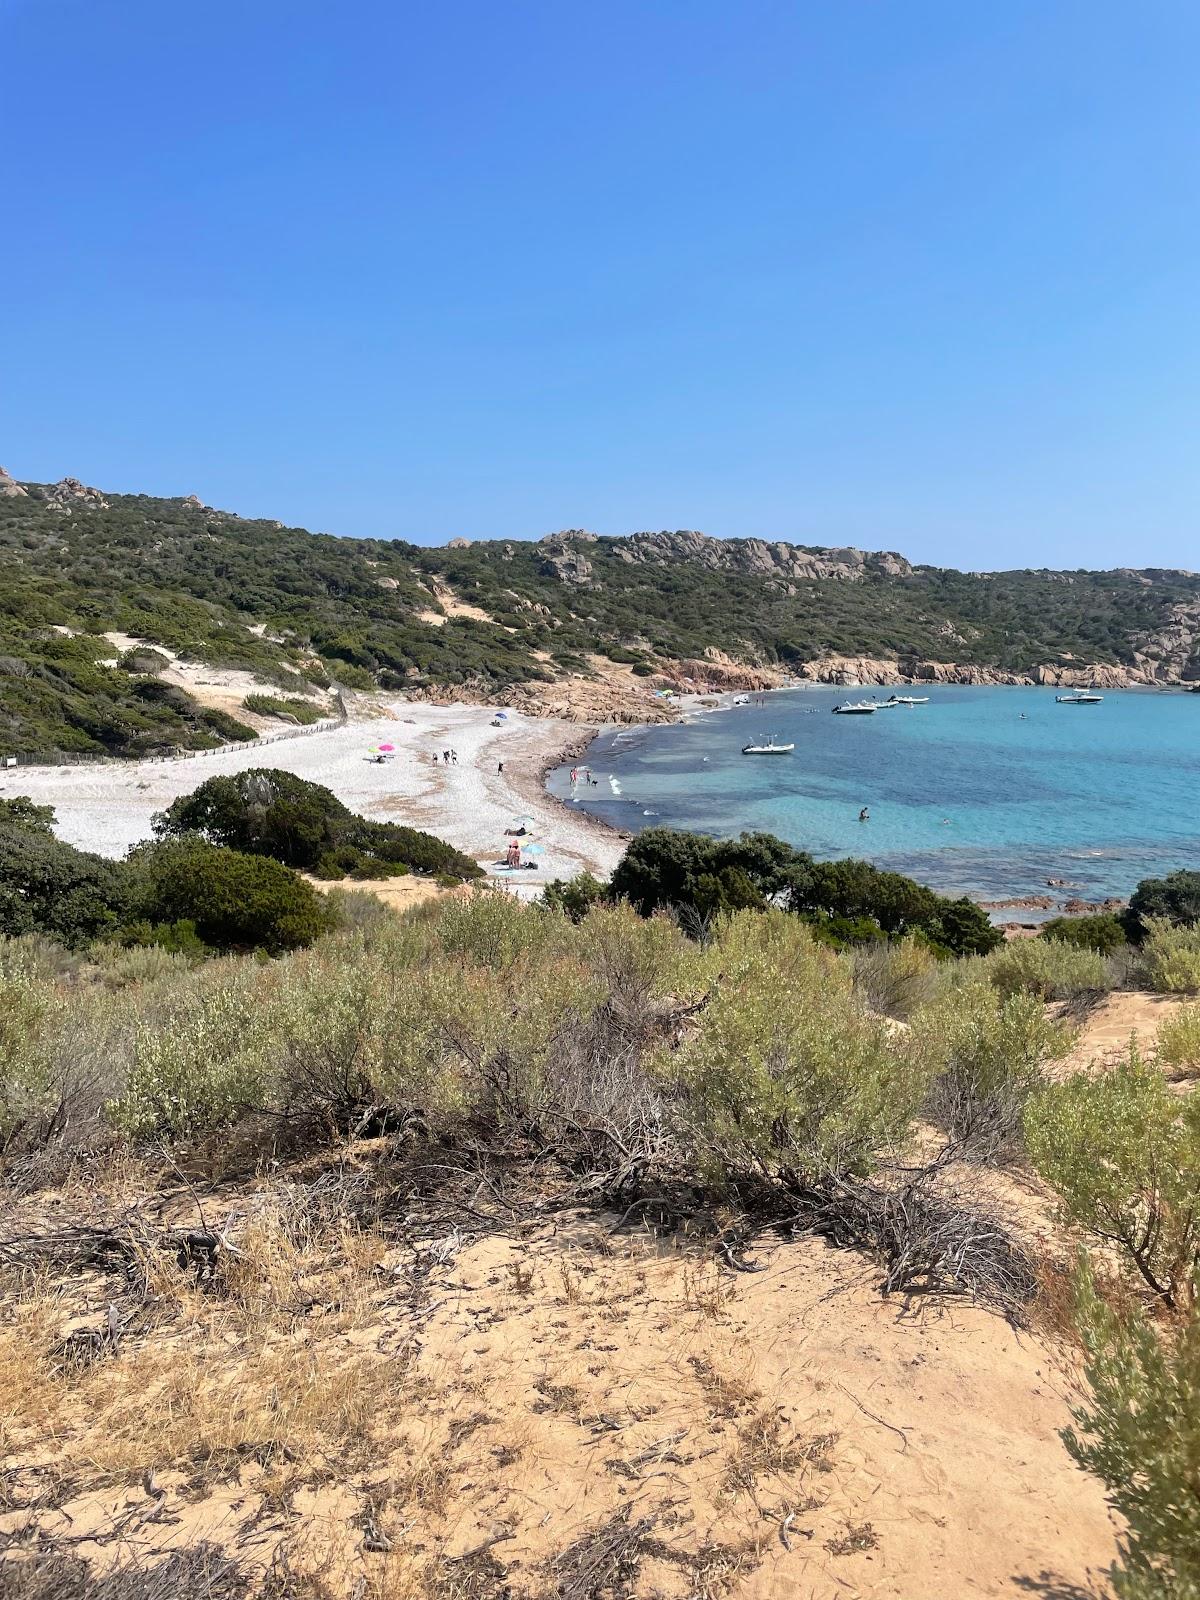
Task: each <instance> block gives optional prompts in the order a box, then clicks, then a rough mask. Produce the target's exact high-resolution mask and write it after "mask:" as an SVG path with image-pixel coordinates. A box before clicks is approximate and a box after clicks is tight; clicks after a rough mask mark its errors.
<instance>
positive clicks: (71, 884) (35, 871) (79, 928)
mask: <svg viewBox="0 0 1200 1600" xmlns="http://www.w3.org/2000/svg"><path fill="white" fill-rule="evenodd" d="M53 821H54V812H53V809H52V808H51V807H49V806H37V805H34V804H33V802H32V801H30V800H29V799H27V798H26V797H25V796H18V797H17V798H16V799H14V800H0V934H8V935H10V936H16V935H19V934H22V933H44V934H48V935H49V936H50V937H51V938H53V939H58V940H59V941H60V942H61V943H63V944H65V945H68V946H70V947H72V948H77V947H79V946H82V945H87V944H90V943H91V942H92V940H93V939H98V938H100V937H101V936H102V935H104V934H106V933H109V932H111V931H112V930H113V929H114V928H115V927H116V926H117V925H118V924H119V923H120V922H121V921H122V920H123V918H124V917H125V916H126V914H127V913H128V910H129V906H130V891H131V885H130V883H129V880H128V877H127V874H126V873H125V871H124V868H123V867H122V865H121V864H120V863H119V862H116V861H107V860H105V859H104V857H103V856H95V855H90V854H88V853H87V852H86V851H83V850H76V849H75V848H74V846H73V845H69V844H66V843H64V842H63V840H61V839H58V838H56V837H55V835H54V832H53V829H52V826H51V824H52V823H53Z"/></svg>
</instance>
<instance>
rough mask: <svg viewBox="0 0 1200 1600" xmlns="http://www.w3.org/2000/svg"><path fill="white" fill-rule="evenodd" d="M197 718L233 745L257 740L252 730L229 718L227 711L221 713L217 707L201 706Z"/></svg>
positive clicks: (243, 723)
mask: <svg viewBox="0 0 1200 1600" xmlns="http://www.w3.org/2000/svg"><path fill="white" fill-rule="evenodd" d="M199 718H200V721H201V722H203V723H205V724H206V725H207V726H208V727H210V728H211V729H212V730H213V732H214V733H216V734H219V735H220V737H221V738H222V739H230V740H232V741H233V742H234V743H235V744H241V743H245V742H247V741H248V740H250V739H257V738H258V733H257V732H256V730H255V729H254V728H251V727H250V726H249V725H248V724H247V723H245V722H239V721H238V719H237V718H236V717H232V716H230V714H229V712H228V711H222V710H221V709H220V707H219V706H202V707H201V708H200V712H199Z"/></svg>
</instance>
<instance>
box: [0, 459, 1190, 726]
mask: <svg viewBox="0 0 1200 1600" xmlns="http://www.w3.org/2000/svg"><path fill="white" fill-rule="evenodd" d="M0 561H2V562H3V572H4V579H3V583H2V584H0V746H3V747H4V749H5V750H6V751H7V752H9V753H15V754H17V755H22V754H24V755H31V754H37V753H42V752H46V751H53V750H62V751H76V752H93V753H103V752H108V753H112V754H123V755H137V754H142V753H147V752H151V751H156V750H162V749H165V748H169V747H172V746H179V747H184V748H203V747H205V746H208V745H212V744H217V743H221V742H223V741H225V740H227V739H230V738H245V737H249V736H250V735H251V734H252V733H253V731H254V729H253V728H252V727H248V726H246V725H245V724H243V723H241V722H240V721H239V720H238V719H237V718H236V717H233V716H231V715H230V714H229V713H228V712H227V711H223V710H220V709H218V708H214V707H206V706H204V705H201V704H199V703H197V701H196V700H195V699H194V698H192V697H191V696H190V695H189V694H188V692H187V691H186V689H184V688H182V687H180V686H179V685H178V684H175V683H172V682H166V681H163V679H162V677H161V674H160V672H159V671H157V670H156V662H155V661H154V659H153V657H152V656H151V657H148V656H147V653H146V651H145V649H144V648H131V646H130V644H129V641H131V640H136V641H139V642H140V644H142V645H147V644H148V645H151V646H155V647H157V649H158V650H159V651H160V652H165V656H164V659H166V660H169V659H170V658H172V657H178V658H180V659H182V660H185V661H192V662H198V663H203V664H204V665H206V666H209V667H212V668H216V669H235V670H239V671H243V672H246V673H250V674H253V675H254V676H255V678H257V679H258V680H259V681H260V682H261V684H262V685H263V686H267V687H271V686H273V687H274V688H276V689H280V690H284V691H287V693H288V694H289V695H291V696H292V697H293V703H295V702H294V697H295V696H296V695H298V694H299V695H302V694H304V693H305V692H311V691H312V690H314V689H315V690H322V689H327V688H328V687H329V686H330V685H331V684H333V683H338V684H341V685H343V686H345V687H348V688H351V689H364V690H365V689H373V688H380V689H383V690H387V691H393V692H395V691H401V690H403V691H409V692H416V693H423V694H437V693H441V692H449V693H453V694H460V695H461V694H464V693H471V694H477V695H479V696H480V697H483V698H495V697H500V696H504V695H510V696H511V695H512V694H513V693H514V692H519V691H521V690H522V689H524V690H530V689H532V690H535V691H536V690H538V689H539V687H543V688H549V687H551V686H552V685H553V684H554V683H555V682H556V681H561V680H563V679H566V678H570V677H578V676H580V675H583V676H586V675H587V674H589V673H593V672H595V671H596V669H597V664H598V663H599V662H602V661H603V660H605V659H606V660H607V661H608V662H609V663H611V664H617V665H619V666H620V667H622V668H623V669H624V670H626V671H628V672H630V673H632V674H633V675H636V676H637V677H639V678H644V679H646V680H648V681H649V682H655V681H661V682H664V683H665V682H672V681H674V682H679V681H682V680H683V679H684V678H687V677H694V676H696V675H698V674H703V673H705V672H706V671H707V670H708V669H709V668H711V670H712V671H714V672H717V671H719V670H720V666H719V665H717V664H715V663H714V652H716V653H717V655H718V656H719V658H720V661H721V662H723V663H724V664H725V665H726V666H728V664H729V663H732V664H733V665H734V666H739V665H740V666H746V667H754V668H758V669H761V670H763V671H764V672H767V673H772V672H774V673H786V672H800V673H803V674H805V675H808V676H820V675H822V674H823V673H824V672H825V671H826V669H829V668H830V666H831V664H835V663H836V662H838V661H839V660H842V659H844V658H851V659H859V660H863V659H865V660H867V661H868V662H872V663H875V664H876V665H879V666H880V667H881V670H885V671H887V670H892V669H894V671H895V673H896V674H897V675H904V674H908V675H916V676H927V675H929V672H928V671H927V670H926V668H927V665H928V664H929V663H935V664H941V663H950V664H953V667H954V669H955V670H958V671H961V672H964V673H967V674H971V673H976V674H995V675H997V676H998V677H999V678H1000V679H1001V681H1003V679H1005V678H1011V677H1022V676H1037V675H1039V674H1045V673H1046V672H1049V673H1051V674H1054V673H1063V674H1076V675H1077V674H1078V673H1079V672H1081V671H1084V672H1087V671H1092V670H1093V669H1095V670H1099V671H1101V672H1103V673H1106V674H1107V675H1108V676H1109V680H1110V681H1119V680H1120V679H1121V678H1123V677H1124V678H1128V679H1129V680H1130V681H1144V682H1165V683H1172V682H1197V681H1200V576H1197V575H1196V574H1192V573H1184V572H1174V571H1165V570H1160V569H1149V570H1146V571H1132V570H1127V569H1122V570H1119V571H1114V572H1049V571H1019V572H1004V573H965V572H958V571H954V570H944V569H939V568H935V567H921V566H912V565H910V563H909V562H907V561H906V560H905V559H904V558H903V557H901V556H898V555H895V554H891V553H881V554H864V553H863V552H861V551H857V550H845V549H821V548H812V547H804V546H799V545H791V544H783V543H768V542H765V541H762V540H755V539H742V540H719V539H712V538H708V537H707V536H705V535H703V534H699V533H694V532H675V533H638V534H633V535H631V536H629V537H624V538H598V537H596V536H595V535H592V534H588V533H584V532H582V531H573V532H564V533H559V534H553V535H550V536H548V537H547V538H545V539H542V540H539V541H536V542H533V541H530V542H522V541H483V542H478V543H469V542H467V541H465V540H452V541H451V542H450V544H449V545H447V546H445V547H444V548H426V547H422V546H418V545H413V544H408V543H404V542H402V541H399V540H387V539H343V538H337V537H335V536H333V535H331V534H313V533H309V532H307V531H306V530H305V529H303V528H288V527H284V526H283V525H282V524H281V523H278V522H273V521H267V520H262V519H253V518H243V517H238V516H236V515H234V514H232V513H230V512H225V511H217V510H214V509H212V508H211V507H209V506H205V505H203V504H201V502H200V501H199V500H198V499H196V497H195V496H191V497H188V498H180V499H158V498H154V497H152V496H148V495H118V494H111V493H109V492H107V491H104V492H101V491H99V490H97V489H92V488H88V487H86V486H85V485H83V484H81V483H79V482H78V480H76V479H71V478H67V479H64V480H63V481H62V482H61V483H58V484H54V485H46V484H32V483H29V484H22V483H18V482H16V481H14V480H13V479H12V478H11V477H9V476H8V475H7V474H3V473H0ZM698 664H699V665H698ZM930 670H932V669H930ZM938 670H939V671H940V670H941V669H940V668H939V669H938ZM272 698H273V699H274V703H276V704H279V703H284V702H280V701H279V700H278V697H271V696H267V697H265V699H267V700H269V699H272ZM264 703H265V700H264Z"/></svg>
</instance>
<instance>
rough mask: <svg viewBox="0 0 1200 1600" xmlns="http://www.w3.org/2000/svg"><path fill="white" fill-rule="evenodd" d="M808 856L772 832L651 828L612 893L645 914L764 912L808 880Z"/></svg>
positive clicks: (626, 860) (629, 855) (624, 863)
mask: <svg viewBox="0 0 1200 1600" xmlns="http://www.w3.org/2000/svg"><path fill="white" fill-rule="evenodd" d="M811 866H812V859H811V857H810V856H807V855H805V854H804V852H803V851H800V850H795V849H793V848H792V846H791V845H790V844H785V843H784V841H783V840H782V839H776V838H775V837H774V836H773V835H772V834H769V833H744V834H742V836H741V837H740V838H739V839H713V838H711V837H710V836H709V835H708V834H703V833H685V832H682V831H681V830H677V829H674V828H647V830H646V832H645V833H641V834H639V835H638V837H637V838H636V839H635V840H634V841H633V843H632V844H631V845H630V846H629V848H628V850H626V852H625V855H624V856H623V858H622V859H621V862H620V864H619V865H618V867H617V870H616V871H615V872H614V873H613V877H612V885H611V887H612V893H613V895H614V897H616V898H617V899H622V900H628V901H629V902H630V904H631V905H633V906H634V907H635V908H636V909H637V910H638V911H640V912H641V914H642V916H644V917H648V916H650V915H651V914H652V913H653V912H654V911H657V910H659V909H661V908H664V907H671V908H674V909H678V910H686V911H692V912H695V913H696V914H697V915H699V916H711V915H713V914H715V913H717V912H720V911H738V910H749V909H758V910H762V909H763V908H764V907H765V906H766V905H767V904H768V903H770V901H771V900H772V899H773V898H774V897H775V896H777V895H781V894H783V893H786V892H788V891H789V890H790V889H791V888H792V887H793V885H794V884H795V883H797V882H799V881H802V880H804V879H805V878H806V876H807V873H808V871H809V870H810V868H811Z"/></svg>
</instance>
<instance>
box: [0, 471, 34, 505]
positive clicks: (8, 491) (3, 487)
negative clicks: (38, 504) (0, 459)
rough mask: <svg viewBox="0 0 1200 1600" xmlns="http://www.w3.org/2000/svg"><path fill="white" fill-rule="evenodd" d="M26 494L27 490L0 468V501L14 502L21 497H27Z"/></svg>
mask: <svg viewBox="0 0 1200 1600" xmlns="http://www.w3.org/2000/svg"><path fill="white" fill-rule="evenodd" d="M28 493H29V490H28V489H26V488H24V487H23V485H21V484H19V483H18V482H17V480H16V479H15V478H14V477H13V476H12V475H11V474H10V473H8V472H6V471H5V470H4V468H3V467H0V499H4V500H15V499H17V498H18V497H20V496H22V495H28Z"/></svg>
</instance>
